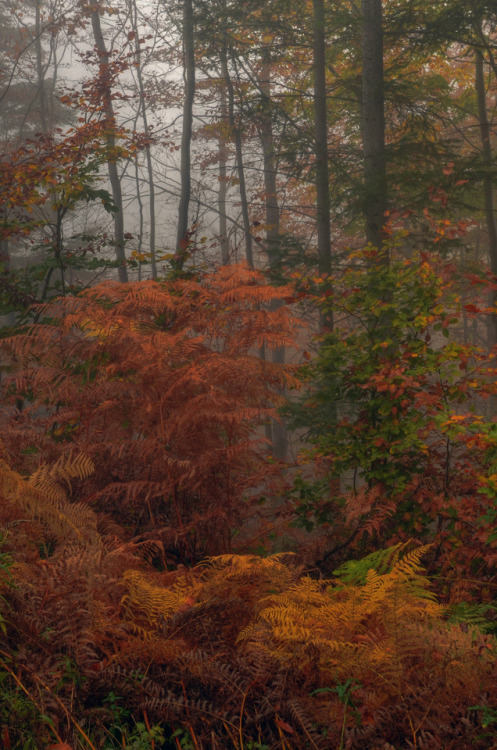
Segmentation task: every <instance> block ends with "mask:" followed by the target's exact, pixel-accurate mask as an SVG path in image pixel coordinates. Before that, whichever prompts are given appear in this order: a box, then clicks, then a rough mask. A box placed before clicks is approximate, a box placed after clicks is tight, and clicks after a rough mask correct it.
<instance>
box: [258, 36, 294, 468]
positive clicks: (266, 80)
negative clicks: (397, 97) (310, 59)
mask: <svg viewBox="0 0 497 750" xmlns="http://www.w3.org/2000/svg"><path fill="white" fill-rule="evenodd" d="M261 74H262V75H261V79H260V81H259V85H260V91H261V95H262V102H261V104H262V112H261V117H260V119H259V137H260V140H261V145H262V153H263V157H264V201H265V214H266V216H265V219H266V242H267V254H268V260H269V266H270V268H273V267H275V266H276V265H277V263H278V261H279V251H280V242H281V236H280V208H279V205H278V196H277V184H276V183H277V181H276V170H277V168H276V159H275V154H274V134H273V120H272V112H271V56H270V53H269V50H268V49H267V47H266V48H264V49H263V51H262V69H261ZM280 304H281V303H280V302H272V303H271V309H273V310H275V309H277V308H278V307H279V306H280ZM261 354H262V355H263V356H264V355H265V351H264V350H262V351H261ZM271 361H272V362H273V364H278V365H283V364H284V363H285V347H284V346H278V347H276V348H275V349H272V350H271ZM271 443H272V450H273V455H274V457H275V458H278V459H281V460H284V459H285V458H286V455H287V452H288V436H287V433H286V430H285V428H284V426H283V425H282V424H281V423H280V422H276V421H274V420H273V421H272V422H271Z"/></svg>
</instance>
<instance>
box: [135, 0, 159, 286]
mask: <svg viewBox="0 0 497 750" xmlns="http://www.w3.org/2000/svg"><path fill="white" fill-rule="evenodd" d="M130 10H131V15H132V18H133V26H134V32H135V34H136V36H135V55H136V63H137V65H136V79H137V82H138V93H139V96H140V113H141V117H142V121H143V128H144V130H145V134H146V135H147V136H148V135H149V125H148V116H147V104H146V97H145V87H144V85H143V75H142V61H141V47H140V40H139V36H140V35H139V29H138V9H137V7H136V0H134V2H132V3H131V8H130ZM145 158H146V162H147V176H148V190H149V197H148V208H149V236H150V240H149V252H150V259H151V261H150V264H151V268H152V278H153V279H156V278H157V261H156V250H155V225H156V221H155V181H154V170H153V166H152V154H151V151H150V143H149V142H148V140H147V142H146V144H145Z"/></svg>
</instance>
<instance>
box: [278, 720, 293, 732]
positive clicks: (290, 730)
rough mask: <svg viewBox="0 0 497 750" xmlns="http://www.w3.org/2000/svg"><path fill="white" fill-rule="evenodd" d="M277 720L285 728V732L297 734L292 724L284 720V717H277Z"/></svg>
mask: <svg viewBox="0 0 497 750" xmlns="http://www.w3.org/2000/svg"><path fill="white" fill-rule="evenodd" d="M275 722H276V724H277V726H279V728H280V729H283V731H284V732H287V733H288V734H295V730H294V729H293V728H292V727H291V726H290V724H287V723H286V721H283V719H278V718H276V719H275Z"/></svg>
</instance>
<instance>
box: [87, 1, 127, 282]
mask: <svg viewBox="0 0 497 750" xmlns="http://www.w3.org/2000/svg"><path fill="white" fill-rule="evenodd" d="M91 26H92V29H93V36H94V39H95V46H96V48H97V50H98V54H99V58H100V75H101V77H102V84H103V108H104V112H105V116H106V117H107V119H108V120H109V123H110V127H109V134H108V135H107V145H108V146H109V150H110V151H111V152H112V151H113V149H114V148H115V145H116V140H115V138H114V136H113V134H112V126H113V125H114V123H115V119H116V118H115V114H114V107H113V106H112V98H111V90H110V83H109V81H108V70H109V54H108V52H107V48H106V46H105V40H104V36H103V33H102V25H101V23H100V13H99V10H98V7H95V8H94V9H92V11H91ZM107 169H108V171H109V181H110V186H111V190H112V199H113V201H114V204H115V206H116V208H117V211H116V213H115V215H114V244H115V254H116V260H117V262H118V263H119V266H118V274H119V281H121V282H126V281H128V270H127V268H126V252H125V248H124V213H123V196H122V190H121V180H120V177H119V172H118V170H117V164H116V162H115V161H114V160H113V159H109V160H108V161H107Z"/></svg>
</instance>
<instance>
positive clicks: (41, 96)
mask: <svg viewBox="0 0 497 750" xmlns="http://www.w3.org/2000/svg"><path fill="white" fill-rule="evenodd" d="M40 13H41V2H40V0H36V2H35V49H36V75H37V78H38V93H37V100H38V103H39V107H40V125H41V130H42V132H43V133H48V119H47V92H46V89H45V70H44V68H43V48H42V45H41V33H42V32H41V16H40Z"/></svg>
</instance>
